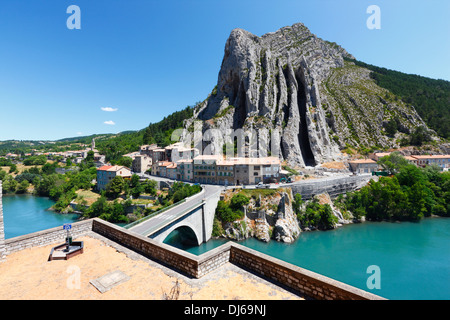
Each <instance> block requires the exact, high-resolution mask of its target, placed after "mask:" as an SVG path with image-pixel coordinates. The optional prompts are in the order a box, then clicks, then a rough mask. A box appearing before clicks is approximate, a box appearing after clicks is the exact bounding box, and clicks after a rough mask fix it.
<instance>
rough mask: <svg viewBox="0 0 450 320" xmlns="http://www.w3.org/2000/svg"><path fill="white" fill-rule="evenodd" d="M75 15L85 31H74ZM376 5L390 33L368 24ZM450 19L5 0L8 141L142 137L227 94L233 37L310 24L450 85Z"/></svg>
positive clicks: (367, 53) (351, 1)
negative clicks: (224, 81)
mask: <svg viewBox="0 0 450 320" xmlns="http://www.w3.org/2000/svg"><path fill="white" fill-rule="evenodd" d="M70 5H77V6H79V8H80V9H81V29H80V30H70V29H68V28H67V26H66V20H67V19H68V18H69V16H70V14H68V13H66V10H67V8H68V7H69V6H70ZM369 5H378V6H379V7H380V10H381V29H379V30H369V29H368V28H367V26H366V20H367V19H368V18H369V16H370V14H368V13H366V9H367V7H368V6H369ZM449 13H450V1H448V0H441V1H439V0H429V1H424V0H422V1H412V0H409V1H405V0H396V1H394V0H370V1H367V0H342V1H338V0H316V1H302V0H296V1H294V0H278V1H266V0H258V1H254V0H240V1H236V0H227V1H224V0H176V1H175V0H166V1H162V0H160V1H153V0H126V1H125V0H108V1H106V0H20V1H17V0H2V1H1V3H0V140H7V139H18V140H26V139H31V140H39V139H43V140H44V139H48V140H54V139H61V138H65V137H74V136H77V135H90V134H94V133H116V132H120V131H125V130H139V129H142V128H144V127H146V126H147V125H148V124H149V123H150V122H158V121H160V120H161V119H162V118H163V117H164V116H167V115H169V114H170V113H172V112H174V111H177V110H180V109H182V108H184V107H186V106H187V105H194V104H195V103H196V102H198V101H202V100H204V99H205V98H206V97H207V95H208V93H210V92H211V90H212V89H213V88H214V86H215V85H216V82H217V76H218V72H219V69H220V64H221V62H222V57H223V50H224V46H225V42H226V40H227V38H228V36H229V34H230V31H231V30H232V29H233V28H242V29H246V30H248V31H250V32H252V33H254V34H256V35H258V36H261V35H263V34H265V33H267V32H273V31H276V30H277V29H279V28H281V27H284V26H288V25H292V24H294V23H297V22H302V23H304V24H305V25H306V26H307V27H308V28H309V29H310V30H311V32H312V33H314V34H316V35H317V36H318V37H320V38H323V39H325V40H329V41H333V42H336V43H338V44H340V45H341V46H343V47H344V48H345V49H347V51H348V52H350V53H351V54H353V55H354V56H355V57H356V58H357V59H359V60H361V61H364V62H367V63H370V64H374V65H378V66H382V67H386V68H390V69H394V70H398V71H402V72H406V73H411V74H420V75H423V76H427V77H431V78H436V79H438V78H439V79H445V80H450V65H449V57H450V41H449V35H450V22H449V21H450V19H449V17H448V14H449ZM102 108H110V109H115V110H116V111H103V110H102ZM104 110H108V109H104ZM108 123H109V124H108ZM113 123H114V124H113Z"/></svg>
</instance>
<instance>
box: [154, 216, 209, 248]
mask: <svg viewBox="0 0 450 320" xmlns="http://www.w3.org/2000/svg"><path fill="white" fill-rule="evenodd" d="M195 211H200V212H201V211H202V207H200V208H198V209H197V210H195ZM200 221H201V220H200ZM174 231H177V232H178V233H180V232H181V233H182V234H181V235H182V236H184V237H185V240H187V241H189V242H190V244H191V245H192V244H195V245H197V246H198V245H200V244H201V243H202V242H203V234H202V231H203V228H199V226H198V225H197V224H194V223H191V222H190V221H189V219H186V220H182V221H177V222H176V223H173V224H171V225H169V226H167V227H165V228H163V229H161V230H160V231H158V232H155V233H154V234H152V235H151V236H150V238H152V239H156V240H158V241H160V242H165V241H166V238H167V237H168V236H170V235H171V234H172V232H174Z"/></svg>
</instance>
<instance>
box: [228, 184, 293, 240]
mask: <svg viewBox="0 0 450 320" xmlns="http://www.w3.org/2000/svg"><path fill="white" fill-rule="evenodd" d="M291 199H292V193H291V191H290V189H286V190H283V191H280V192H276V193H274V194H273V195H270V196H267V195H266V196H264V197H261V196H259V197H257V198H256V199H255V198H252V199H251V200H250V203H249V204H248V205H247V206H246V207H245V215H244V218H243V219H242V220H241V221H235V222H231V223H226V224H225V226H224V236H225V237H226V238H228V239H232V240H243V239H246V238H249V237H255V238H256V239H258V240H260V241H263V242H269V241H270V240H271V239H273V240H276V241H280V242H287V243H291V242H293V241H295V239H297V238H298V237H299V235H300V232H301V230H300V226H299V224H298V221H297V218H296V215H295V213H294V211H293V208H292V203H291V201H292V200H291Z"/></svg>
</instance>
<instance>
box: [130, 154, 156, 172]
mask: <svg viewBox="0 0 450 320" xmlns="http://www.w3.org/2000/svg"><path fill="white" fill-rule="evenodd" d="M151 167H152V158H150V156H148V155H146V154H141V155H138V156H136V157H135V158H134V160H133V163H132V165H131V169H132V170H133V172H136V173H144V172H146V171H147V170H148V169H151Z"/></svg>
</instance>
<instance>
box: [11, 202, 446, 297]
mask: <svg viewBox="0 0 450 320" xmlns="http://www.w3.org/2000/svg"><path fill="white" fill-rule="evenodd" d="M53 203H54V202H53V201H52V200H50V199H48V198H42V197H34V196H31V195H14V196H4V197H3V215H4V225H5V238H6V239H9V238H12V237H16V236H20V235H24V234H28V233H32V232H36V231H40V230H45V229H49V228H53V227H57V226H62V225H63V224H64V223H70V222H74V221H76V220H77V218H78V216H77V215H76V214H67V215H62V214H57V213H54V212H52V211H49V210H48V209H49V208H50V206H51V205H53ZM179 237H180V235H179V234H177V233H176V232H174V233H172V234H171V235H170V236H169V237H168V238H167V239H166V241H165V242H166V243H169V244H171V245H173V246H176V247H178V248H181V249H184V250H186V251H189V252H191V253H193V254H196V255H199V254H202V253H203V252H206V251H208V250H211V249H213V248H215V247H217V246H219V245H221V244H223V243H224V240H210V241H208V242H207V243H205V244H202V245H201V246H198V247H197V246H196V247H186V246H184V245H182V244H181V243H180V239H179ZM239 243H240V244H242V245H245V246H248V247H250V248H252V249H255V250H258V251H261V252H264V253H266V254H268V255H271V256H273V257H276V258H278V259H281V260H284V261H287V262H290V263H292V264H294V265H297V266H300V267H302V268H305V269H308V270H311V271H314V272H317V273H320V274H323V275H325V276H328V277H330V278H333V279H336V280H339V281H342V282H344V283H347V284H349V285H352V286H355V287H357V288H360V289H363V290H366V291H369V292H372V293H374V294H377V295H380V296H383V297H385V298H388V299H419V300H426V299H436V300H449V299H450V249H449V245H450V219H449V218H426V219H423V220H422V221H420V222H418V223H413V222H401V223H393V222H365V223H360V224H351V225H345V226H343V227H340V228H337V229H334V230H330V231H310V232H303V233H301V235H300V237H299V238H298V239H297V240H296V241H295V242H294V243H292V244H286V243H280V242H276V241H270V242H269V243H263V242H261V241H258V240H255V239H247V240H245V241H241V242H239ZM370 266H377V267H378V268H379V273H378V274H379V279H378V280H379V282H378V283H379V284H380V287H381V288H380V289H369V288H368V287H367V280H368V278H369V277H370V276H371V275H372V272H370V273H368V268H369V267H370Z"/></svg>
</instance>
